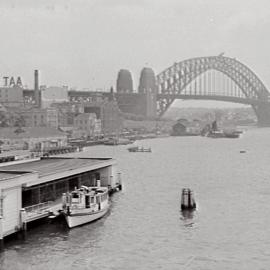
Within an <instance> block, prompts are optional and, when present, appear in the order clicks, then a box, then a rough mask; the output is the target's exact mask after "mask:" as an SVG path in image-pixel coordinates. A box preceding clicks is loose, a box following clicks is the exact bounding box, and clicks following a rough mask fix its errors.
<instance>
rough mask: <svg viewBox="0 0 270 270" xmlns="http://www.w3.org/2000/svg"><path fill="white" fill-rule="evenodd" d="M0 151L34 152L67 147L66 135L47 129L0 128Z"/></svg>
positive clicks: (53, 129)
mask: <svg viewBox="0 0 270 270" xmlns="http://www.w3.org/2000/svg"><path fill="white" fill-rule="evenodd" d="M0 142H1V146H0V148H1V150H30V151H36V150H40V151H42V150H43V149H47V148H53V147H65V146H67V135H66V133H64V132H61V131H60V130H57V129H55V128H49V127H7V128H1V132H0Z"/></svg>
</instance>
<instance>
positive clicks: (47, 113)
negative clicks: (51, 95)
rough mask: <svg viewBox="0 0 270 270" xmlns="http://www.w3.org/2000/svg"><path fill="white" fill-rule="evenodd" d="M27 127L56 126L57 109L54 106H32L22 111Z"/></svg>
mask: <svg viewBox="0 0 270 270" xmlns="http://www.w3.org/2000/svg"><path fill="white" fill-rule="evenodd" d="M22 116H23V117H24V120H25V126H27V127H53V128H58V126H59V125H58V110H57V109H56V108H46V109H39V108H32V109H30V110H27V111H24V112H22Z"/></svg>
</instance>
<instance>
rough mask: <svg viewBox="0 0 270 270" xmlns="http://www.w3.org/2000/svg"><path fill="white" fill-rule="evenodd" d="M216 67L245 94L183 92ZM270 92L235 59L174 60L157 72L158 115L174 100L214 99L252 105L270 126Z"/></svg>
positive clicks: (210, 57)
mask: <svg viewBox="0 0 270 270" xmlns="http://www.w3.org/2000/svg"><path fill="white" fill-rule="evenodd" d="M210 70H216V71H218V72H221V73H223V74H225V75H226V76H227V77H228V78H230V79H231V80H232V81H233V82H234V83H235V84H236V85H237V86H238V87H239V89H241V91H242V93H243V97H241V98H240V97H238V96H231V95H229V93H228V94H225V95H223V96H211V95H209V94H208V93H207V92H206V93H204V95H198V94H196V95H189V96H187V95H183V93H182V92H183V90H184V89H185V88H186V87H187V86H188V85H189V84H190V83H191V82H192V81H193V80H195V79H196V78H198V77H199V76H201V75H202V74H204V73H206V72H208V71H210ZM269 96H270V93H269V92H268V90H267V89H266V87H265V85H264V84H263V82H262V81H261V80H260V79H259V77H258V76H257V75H256V74H255V73H254V72H253V71H252V70H251V69H250V68H248V67H247V66H246V65H244V64H243V63H241V62H239V61H238V60H236V59H235V58H230V57H224V56H223V55H220V56H209V57H197V58H192V59H187V60H184V61H181V62H178V63H175V64H174V65H172V66H171V67H169V68H167V69H166V70H164V71H163V72H161V73H160V74H158V75H157V102H158V114H159V115H160V116H162V115H163V114H164V113H165V112H166V110H167V109H168V108H169V106H170V105H171V104H172V103H173V101H174V100H175V99H178V98H184V99H211V100H223V101H229V102H237V103H242V104H250V105H251V106H252V107H253V109H254V111H255V113H256V115H257V117H258V122H261V123H262V125H265V122H269V124H266V125H270V105H269V104H270V103H269V100H270V98H269Z"/></svg>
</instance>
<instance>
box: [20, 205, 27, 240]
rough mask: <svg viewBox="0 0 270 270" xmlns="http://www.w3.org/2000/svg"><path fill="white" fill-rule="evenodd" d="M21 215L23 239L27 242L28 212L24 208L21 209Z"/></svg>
mask: <svg viewBox="0 0 270 270" xmlns="http://www.w3.org/2000/svg"><path fill="white" fill-rule="evenodd" d="M20 212H21V213H20V215H21V232H22V237H23V239H24V240H25V238H26V231H27V223H26V211H25V209H24V208H22V209H21V211H20Z"/></svg>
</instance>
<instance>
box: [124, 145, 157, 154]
mask: <svg viewBox="0 0 270 270" xmlns="http://www.w3.org/2000/svg"><path fill="white" fill-rule="evenodd" d="M128 151H129V152H149V153H150V152H152V150H151V148H150V147H149V148H144V147H139V146H132V147H129V148H128Z"/></svg>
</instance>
